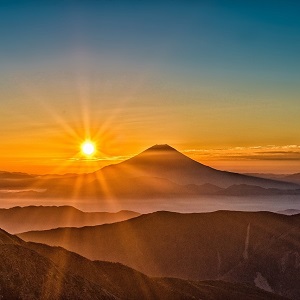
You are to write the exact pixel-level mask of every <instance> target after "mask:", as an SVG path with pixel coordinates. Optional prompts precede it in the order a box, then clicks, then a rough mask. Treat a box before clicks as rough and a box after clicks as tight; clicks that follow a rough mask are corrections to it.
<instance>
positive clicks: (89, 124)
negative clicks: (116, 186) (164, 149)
mask: <svg viewBox="0 0 300 300" xmlns="http://www.w3.org/2000/svg"><path fill="white" fill-rule="evenodd" d="M299 15H300V3H298V2H297V1H280V0H273V1H268V0H261V1H250V0H245V1H233V0H230V1H229V0H228V1H225V0H214V1H192V0H191V1H115V0H110V1H108V0H107V1H101V0H99V1H96V0H84V1H83V0H82V1H72V0H60V1H58V0H51V1H50V0H43V1H30V0H28V1H26V0H22V1H16V0H0V38H1V40H0V137H1V143H0V169H1V170H4V171H21V172H28V173H38V174H39V173H69V172H87V171H92V170H95V169H97V168H100V167H103V166H104V165H107V164H111V163H116V162H119V161H122V160H124V159H126V158H129V157H131V156H133V155H135V154H137V153H139V152H141V151H143V150H145V149H146V148H148V147H150V146H152V145H154V144H169V145H171V146H173V147H175V148H176V149H178V150H179V151H182V152H183V153H184V154H186V155H188V156H190V157H192V158H193V159H196V160H198V161H200V162H203V163H204V164H207V165H210V166H213V167H216V168H219V169H226V170H232V171H238V172H265V173H266V172H273V173H293V172H294V173H296V172H300V135H299V128H300V118H299V116H300V105H299V104H300V99H299V91H300V60H299V53H300V18H299ZM86 139H89V140H92V141H93V142H94V143H95V145H96V147H97V153H96V154H95V155H94V156H93V157H89V158H88V157H85V156H84V155H83V154H82V153H81V151H80V145H81V144H82V143H83V141H84V140H86Z"/></svg>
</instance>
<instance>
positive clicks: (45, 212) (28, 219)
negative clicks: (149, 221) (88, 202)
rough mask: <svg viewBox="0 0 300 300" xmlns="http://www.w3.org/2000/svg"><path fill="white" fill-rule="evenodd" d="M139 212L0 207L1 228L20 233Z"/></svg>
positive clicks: (122, 217) (95, 222)
mask: <svg viewBox="0 0 300 300" xmlns="http://www.w3.org/2000/svg"><path fill="white" fill-rule="evenodd" d="M139 215H140V214H139V213H136V212H133V211H128V210H122V211H119V212H116V213H109V212H83V211H81V210H79V209H77V208H74V207H72V206H26V207H13V208H9V209H4V208H1V209H0V228H3V229H4V230H6V231H8V232H10V233H19V232H24V231H29V230H46V229H52V228H57V227H82V226H93V225H100V224H105V223H113V222H118V221H123V220H128V219H130V218H134V217H137V216H139Z"/></svg>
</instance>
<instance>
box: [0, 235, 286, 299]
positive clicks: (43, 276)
mask: <svg viewBox="0 0 300 300" xmlns="http://www.w3.org/2000/svg"><path fill="white" fill-rule="evenodd" d="M0 298H1V299H9V300H10V299H40V300H45V299H72V300H73V299H84V300H86V299H136V300H140V299H161V300H165V299H166V300H168V299H170V300H171V299H172V300H173V299H174V300H176V299H203V300H213V299H216V300H217V299H219V300H224V299H232V300H240V299H245V300H256V299H257V300H259V299H266V300H268V299H270V300H271V299H272V300H277V299H278V300H279V299H286V298H283V297H280V296H276V295H274V294H272V293H268V292H265V291H263V290H260V289H258V288H253V287H249V286H246V285H243V284H235V283H229V282H223V281H203V282H199V281H197V282H196V281H186V280H182V279H175V278H150V277H148V276H146V275H144V274H142V273H140V272H137V271H135V270H133V269H131V268H129V267H126V266H124V265H122V264H120V263H110V262H103V261H91V260H88V259H86V258H84V257H82V256H80V255H78V254H75V253H72V252H69V251H67V250H65V249H63V248H57V247H55V248H54V247H49V246H46V245H42V244H35V243H26V242H24V241H22V240H21V239H19V238H17V237H16V236H12V235H10V234H8V233H7V232H5V231H3V230H0Z"/></svg>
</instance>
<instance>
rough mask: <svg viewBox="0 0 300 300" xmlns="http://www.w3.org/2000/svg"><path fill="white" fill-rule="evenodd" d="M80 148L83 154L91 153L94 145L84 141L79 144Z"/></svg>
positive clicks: (93, 150)
mask: <svg viewBox="0 0 300 300" xmlns="http://www.w3.org/2000/svg"><path fill="white" fill-rule="evenodd" d="M81 150H82V152H83V153H84V154H85V155H92V154H93V153H94V152H95V145H94V143H92V142H90V141H86V142H84V143H83V144H82V145H81Z"/></svg>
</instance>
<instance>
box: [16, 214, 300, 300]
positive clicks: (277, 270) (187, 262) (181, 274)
mask: <svg viewBox="0 0 300 300" xmlns="http://www.w3.org/2000/svg"><path fill="white" fill-rule="evenodd" d="M19 236H20V237H22V238H23V239H25V240H27V241H35V242H41V243H46V244H49V245H59V246H62V247H64V248H66V249H68V250H71V251H74V252H77V253H79V254H81V255H83V256H85V257H87V258H89V259H93V260H94V259H97V260H108V261H114V262H121V263H123V264H126V265H128V266H130V267H132V268H134V269H137V270H139V271H141V272H143V273H145V274H147V275H150V276H159V277H165V276H167V277H178V278H183V279H189V280H208V279H214V280H216V279H224V280H228V281H232V282H240V283H247V284H249V285H252V286H258V287H261V288H263V289H265V290H269V291H273V292H275V293H277V294H281V295H284V296H288V297H290V298H291V299H299V298H300V289H299V286H300V263H299V258H300V215H294V216H286V215H282V214H275V213H270V212H252V213H250V212H230V211H218V212H214V213H200V214H196V213H195V214H179V213H171V212H157V213H152V214H147V215H142V216H140V217H137V218H134V219H131V220H127V221H123V222H119V223H114V224H107V225H100V226H93V227H83V228H61V229H56V230H50V231H39V232H28V233H24V234H21V235H19Z"/></svg>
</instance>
